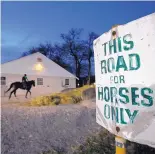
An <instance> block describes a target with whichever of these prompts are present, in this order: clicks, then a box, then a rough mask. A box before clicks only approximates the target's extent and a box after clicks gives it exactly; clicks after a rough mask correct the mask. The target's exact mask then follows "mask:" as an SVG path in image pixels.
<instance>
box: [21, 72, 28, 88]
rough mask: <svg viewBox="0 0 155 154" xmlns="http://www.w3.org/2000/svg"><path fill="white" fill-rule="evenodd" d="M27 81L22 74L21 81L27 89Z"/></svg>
mask: <svg viewBox="0 0 155 154" xmlns="http://www.w3.org/2000/svg"><path fill="white" fill-rule="evenodd" d="M27 81H28V78H27V75H26V74H24V76H23V77H22V83H23V87H24V88H25V89H27Z"/></svg>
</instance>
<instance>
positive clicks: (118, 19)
mask: <svg viewBox="0 0 155 154" xmlns="http://www.w3.org/2000/svg"><path fill="white" fill-rule="evenodd" d="M153 12H155V2H110V1H109V2H69V1H68V2H52V1H51V2H43V1H42V2H35V1H34V2H2V14H1V15H2V50H1V51H2V52H1V55H2V59H1V62H2V63H3V62H6V61H10V60H13V59H16V58H18V57H19V56H21V54H22V53H23V52H24V51H27V50H28V49H29V48H30V47H32V46H37V45H38V44H39V43H44V42H46V41H48V42H51V43H55V42H60V41H61V39H60V34H61V33H67V32H68V31H69V30H70V29H71V28H83V29H84V31H85V33H84V37H85V36H86V35H87V33H88V32H91V31H94V32H96V33H98V34H99V35H101V34H102V33H104V32H106V31H108V30H109V29H110V28H111V27H112V25H115V24H125V23H127V22H130V21H132V20H135V19H137V18H140V17H143V16H145V15H148V14H151V13H153Z"/></svg>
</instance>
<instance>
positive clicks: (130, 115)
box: [93, 13, 155, 154]
mask: <svg viewBox="0 0 155 154" xmlns="http://www.w3.org/2000/svg"><path fill="white" fill-rule="evenodd" d="M154 27H155V13H153V14H150V15H148V16H145V17H142V18H140V19H137V20H134V21H132V22H129V23H127V24H125V25H119V26H115V27H113V28H112V29H111V30H109V31H108V32H107V33H104V34H102V35H101V36H100V37H99V38H97V39H96V40H94V45H93V48H94V59H95V78H96V79H95V80H96V81H95V83H96V121H97V123H98V124H100V125H101V126H103V127H104V128H106V129H107V130H109V131H110V132H111V133H113V134H114V135H116V139H115V140H116V154H126V148H125V147H126V144H125V143H126V140H129V141H133V142H137V143H140V144H145V145H149V146H151V147H155V133H154V128H155V58H154V57H155V43H154V40H155V28H154Z"/></svg>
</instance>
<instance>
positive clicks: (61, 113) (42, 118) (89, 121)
mask: <svg viewBox="0 0 155 154" xmlns="http://www.w3.org/2000/svg"><path fill="white" fill-rule="evenodd" d="M23 100H24V99H23ZM13 102H14V101H13ZM13 102H12V103H11V102H10V103H6V102H3V103H2V105H1V106H2V116H1V118H2V125H1V126H2V154H38V153H41V152H42V151H46V150H50V149H51V148H52V147H54V148H58V147H59V148H62V149H64V150H66V152H65V153H66V154H67V153H68V154H70V153H71V148H70V147H71V146H72V145H77V144H78V143H81V142H83V141H84V139H85V138H86V137H87V136H89V135H90V134H93V133H95V132H99V130H100V129H103V128H101V127H100V126H99V125H98V124H97V123H96V119H95V116H96V115H95V102H94V100H91V101H84V102H82V103H81V104H77V105H60V106H50V107H49V106H46V107H25V106H21V105H20V103H13Z"/></svg>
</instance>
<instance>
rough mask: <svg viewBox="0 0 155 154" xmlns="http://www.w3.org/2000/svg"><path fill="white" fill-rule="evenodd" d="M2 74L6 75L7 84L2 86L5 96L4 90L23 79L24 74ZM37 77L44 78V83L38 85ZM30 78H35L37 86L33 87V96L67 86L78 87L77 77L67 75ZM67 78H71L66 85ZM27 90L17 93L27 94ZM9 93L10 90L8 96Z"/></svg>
mask: <svg viewBox="0 0 155 154" xmlns="http://www.w3.org/2000/svg"><path fill="white" fill-rule="evenodd" d="M1 76H5V77H6V86H2V87H1V88H2V96H4V90H6V89H8V88H9V86H10V84H11V83H13V82H16V81H20V82H21V80H22V75H13V74H2V75H1ZM37 78H43V85H37ZM28 79H29V80H35V84H36V86H35V87H32V90H31V92H32V96H33V95H34V96H39V95H43V94H50V93H55V92H61V91H62V90H64V89H66V88H76V79H75V78H67V77H66V78H65V77H48V76H34V75H33V76H31V75H28ZM65 79H69V82H70V85H69V86H67V87H64V86H63V85H64V84H63V83H65ZM25 93H26V91H25V90H21V89H18V90H17V93H16V95H17V96H19V95H25ZM8 95H9V92H8V94H7V95H6V96H8Z"/></svg>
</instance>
